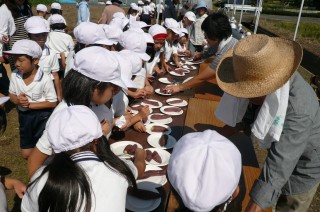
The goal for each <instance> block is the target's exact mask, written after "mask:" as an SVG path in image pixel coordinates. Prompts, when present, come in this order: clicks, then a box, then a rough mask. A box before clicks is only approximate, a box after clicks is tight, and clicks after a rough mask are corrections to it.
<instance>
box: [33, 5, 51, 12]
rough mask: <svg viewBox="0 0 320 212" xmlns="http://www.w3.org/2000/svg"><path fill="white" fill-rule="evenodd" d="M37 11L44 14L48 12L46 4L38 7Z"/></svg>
mask: <svg viewBox="0 0 320 212" xmlns="http://www.w3.org/2000/svg"><path fill="white" fill-rule="evenodd" d="M36 10H37V11H41V12H44V13H46V12H48V8H47V6H46V5H44V4H38V5H37V7H36Z"/></svg>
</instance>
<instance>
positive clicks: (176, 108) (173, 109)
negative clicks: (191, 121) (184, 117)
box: [164, 107, 181, 113]
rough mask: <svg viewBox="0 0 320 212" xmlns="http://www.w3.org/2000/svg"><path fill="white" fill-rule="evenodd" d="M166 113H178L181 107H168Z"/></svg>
mask: <svg viewBox="0 0 320 212" xmlns="http://www.w3.org/2000/svg"><path fill="white" fill-rule="evenodd" d="M164 111H165V112H175V113H178V112H180V111H181V108H179V107H168V108H165V109H164Z"/></svg>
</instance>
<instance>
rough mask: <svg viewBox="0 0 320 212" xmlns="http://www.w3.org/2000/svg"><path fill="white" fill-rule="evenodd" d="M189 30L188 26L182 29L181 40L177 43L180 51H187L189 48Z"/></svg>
mask: <svg viewBox="0 0 320 212" xmlns="http://www.w3.org/2000/svg"><path fill="white" fill-rule="evenodd" d="M188 42H189V39H188V30H187V29H186V28H182V29H181V33H180V35H179V41H178V43H177V48H178V53H179V52H185V51H186V50H187V48H188Z"/></svg>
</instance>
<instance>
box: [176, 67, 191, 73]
mask: <svg viewBox="0 0 320 212" xmlns="http://www.w3.org/2000/svg"><path fill="white" fill-rule="evenodd" d="M176 69H182V70H183V72H184V73H186V74H188V73H190V70H188V69H185V68H175V70H176Z"/></svg>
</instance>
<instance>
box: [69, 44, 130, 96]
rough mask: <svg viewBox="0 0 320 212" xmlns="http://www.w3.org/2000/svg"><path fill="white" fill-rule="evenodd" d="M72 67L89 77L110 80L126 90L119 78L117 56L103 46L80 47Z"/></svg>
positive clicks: (103, 80) (104, 80)
mask: <svg viewBox="0 0 320 212" xmlns="http://www.w3.org/2000/svg"><path fill="white" fill-rule="evenodd" d="M73 69H74V70H75V71H78V72H79V73H81V74H83V75H84V76H87V77H89V78H91V79H94V80H97V81H100V82H110V83H112V84H114V85H117V86H119V87H121V88H122V89H124V90H128V88H127V86H126V85H125V83H124V82H123V81H122V80H121V70H120V65H119V63H118V60H117V58H116V57H115V56H114V55H113V54H112V53H111V52H110V51H109V50H107V49H105V48H102V47H99V46H92V47H87V48H84V49H82V50H81V51H79V52H78V53H77V54H76V55H75V58H74V66H73Z"/></svg>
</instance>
